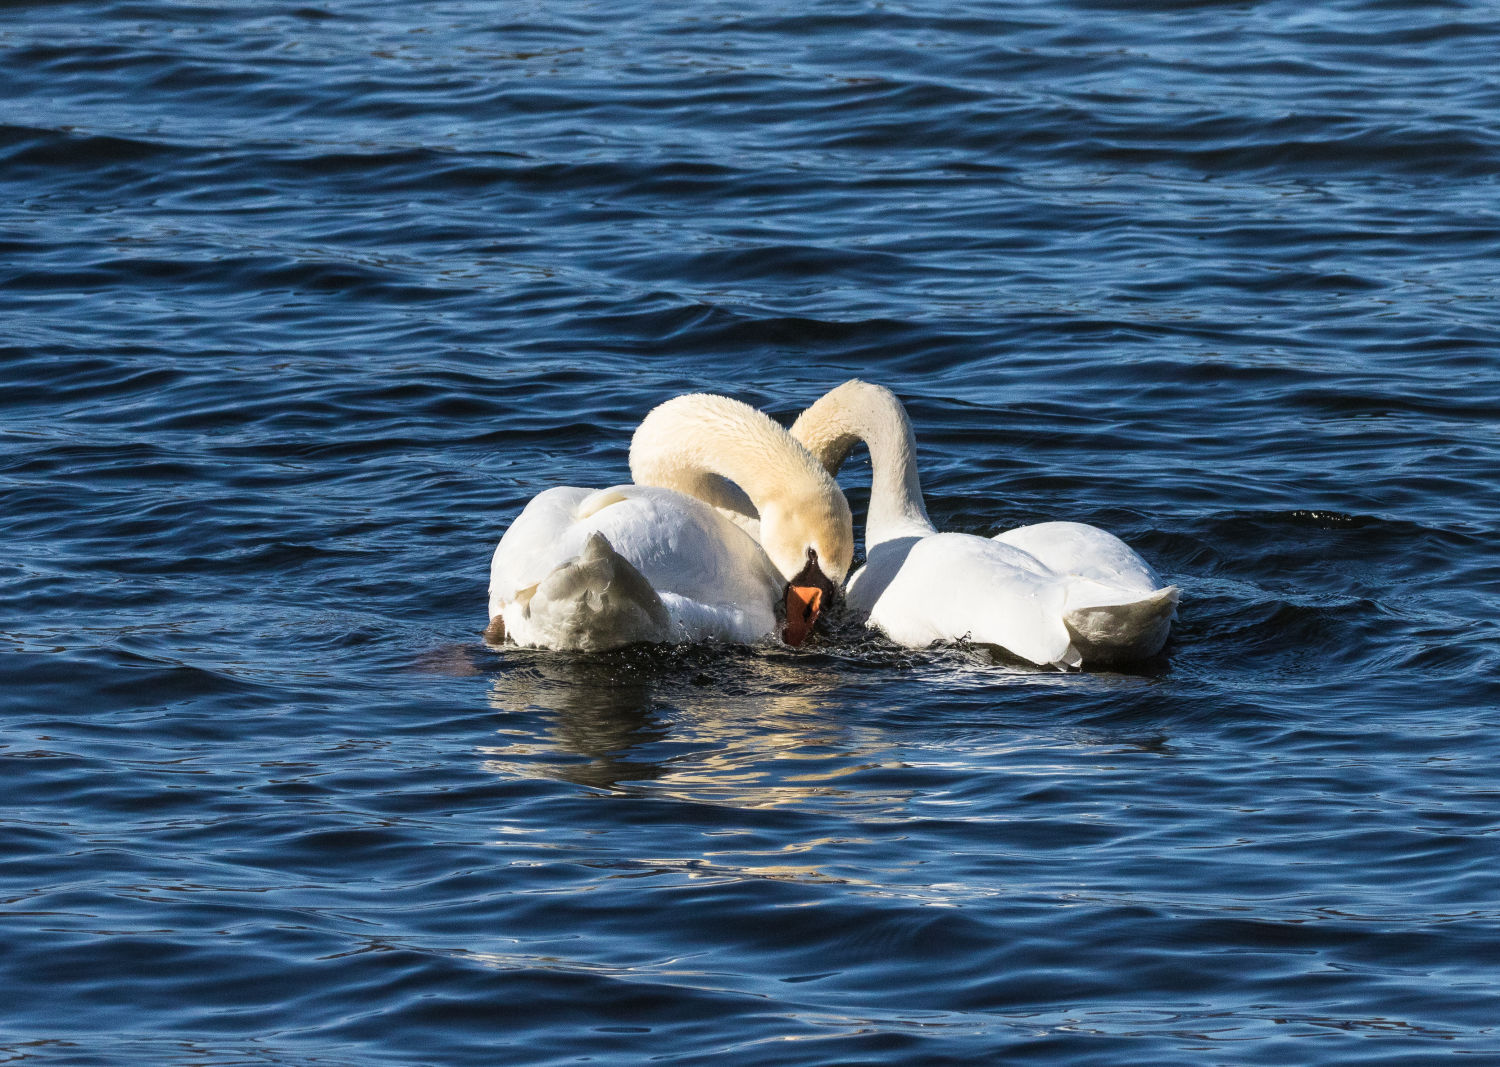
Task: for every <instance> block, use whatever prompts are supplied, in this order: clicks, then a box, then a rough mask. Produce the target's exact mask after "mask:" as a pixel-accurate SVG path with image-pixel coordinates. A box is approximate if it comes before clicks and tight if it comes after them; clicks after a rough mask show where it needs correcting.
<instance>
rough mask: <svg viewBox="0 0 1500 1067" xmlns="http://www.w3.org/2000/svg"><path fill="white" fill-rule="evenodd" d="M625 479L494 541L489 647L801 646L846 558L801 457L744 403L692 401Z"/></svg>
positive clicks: (528, 514)
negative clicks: (628, 481)
mask: <svg viewBox="0 0 1500 1067" xmlns="http://www.w3.org/2000/svg"><path fill="white" fill-rule="evenodd" d="M630 469H631V476H632V477H633V478H634V479H635V482H636V483H637V484H634V485H617V486H613V487H611V488H608V489H600V490H590V489H578V488H573V487H559V488H555V489H549V490H547V491H545V492H543V493H541V494H539V495H538V496H537V497H535V498H534V499H533V500H532V501H531V503H530V504H528V505H527V506H526V508H525V510H523V511H522V512H521V514H520V515H519V516H518V517H517V518H516V520H515V522H513V523H512V524H511V526H510V528H509V529H507V530H506V532H505V536H504V537H502V538H501V539H500V544H499V546H498V547H497V548H496V549H495V555H494V559H493V560H492V562H491V566H490V594H489V612H490V620H491V621H490V629H489V631H487V636H488V637H489V638H490V639H491V640H493V641H496V642H499V641H503V640H506V639H508V640H510V641H511V642H514V643H515V644H519V645H526V646H532V647H540V648H552V649H574V650H580V651H599V650H604V649H611V648H618V647H621V646H623V645H627V644H634V643H638V642H647V643H680V642H690V641H703V640H720V641H734V642H745V643H749V642H755V641H760V640H763V639H766V638H769V637H773V636H775V635H776V634H778V632H779V633H780V635H781V636H782V637H783V638H784V639H785V640H786V641H787V643H789V644H794V645H795V644H800V643H801V642H802V640H803V639H805V638H806V636H807V634H808V632H809V631H810V630H811V629H812V626H813V624H814V623H815V622H816V620H817V616H818V614H819V612H820V611H821V610H822V608H823V606H824V603H825V601H826V600H827V599H828V598H829V597H830V596H831V595H832V593H833V590H834V589H835V588H837V586H838V585H839V584H840V583H841V582H842V581H843V579H844V575H845V574H846V573H847V571H848V569H849V563H850V560H851V559H852V557H853V552H854V534H853V522H852V519H851V518H850V515H849V505H848V503H847V502H846V501H845V500H844V495H843V493H842V492H840V491H839V488H838V485H837V483H836V482H835V481H834V480H833V478H832V476H831V475H829V474H828V472H827V471H825V470H824V469H823V467H822V466H821V465H819V464H818V462H817V461H815V460H814V459H813V457H812V456H810V455H809V454H808V453H807V451H806V449H804V448H803V447H802V446H801V445H799V444H798V443H797V442H796V441H795V440H793V439H792V437H791V436H790V435H789V434H788V433H787V432H786V430H785V429H783V428H782V427H781V426H779V425H777V424H776V422H775V421H773V420H772V419H771V418H770V417H769V416H767V415H765V414H763V413H762V412H759V411H756V410H755V409H754V408H751V407H749V406H748V405H746V404H742V403H740V402H739V401H736V400H731V399H729V398H728V397H722V396H710V395H706V394H693V395H688V396H679V397H676V398H675V399H673V400H669V401H667V402H666V403H664V404H661V405H659V406H658V407H657V408H655V409H654V410H653V411H652V412H651V413H650V414H648V415H647V416H646V418H645V420H644V421H643V422H642V423H641V425H640V426H639V427H638V428H637V429H636V431H635V436H634V438H633V439H632V441H631V446H630ZM757 538H759V541H757ZM778 616H784V618H785V627H784V628H782V627H781V626H780V625H779V623H778Z"/></svg>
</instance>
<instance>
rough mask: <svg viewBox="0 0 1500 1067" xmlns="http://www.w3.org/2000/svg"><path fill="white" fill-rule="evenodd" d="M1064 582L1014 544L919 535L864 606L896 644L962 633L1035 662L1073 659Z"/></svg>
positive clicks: (1071, 661)
mask: <svg viewBox="0 0 1500 1067" xmlns="http://www.w3.org/2000/svg"><path fill="white" fill-rule="evenodd" d="M1064 597H1065V589H1064V586H1063V584H1062V583H1061V582H1059V581H1058V578H1057V576H1056V575H1055V574H1053V573H1052V572H1051V571H1049V570H1048V569H1047V568H1046V567H1044V566H1042V565H1041V564H1039V563H1038V562H1037V561H1036V560H1035V559H1033V558H1032V557H1030V556H1029V555H1027V554H1026V553H1025V552H1022V551H1020V550H1018V549H1016V548H1014V547H1012V546H1009V545H1005V544H1001V543H998V542H995V541H991V540H988V539H986V538H983V537H975V536H973V535H971V534H959V533H942V534H933V535H931V536H930V537H924V538H921V539H920V540H919V541H917V542H916V543H915V544H914V545H912V546H911V548H910V550H909V551H908V552H907V554H906V559H905V562H904V563H903V564H902V565H901V569H900V572H899V573H898V574H897V575H896V576H895V577H894V578H893V579H892V580H891V582H890V583H889V585H888V586H887V587H886V589H885V592H884V593H883V594H882V595H881V597H880V599H879V600H878V601H877V602H876V604H875V606H874V608H873V610H872V611H871V613H870V623H871V624H872V625H874V626H878V627H879V628H880V629H881V630H883V631H884V632H885V633H886V635H887V636H889V637H890V638H891V639H892V640H894V641H897V642H899V643H900V644H904V645H908V646H912V647H921V646H922V645H926V644H930V643H932V642H933V641H953V640H958V639H960V638H968V639H970V640H973V641H977V642H981V643H983V644H990V645H999V646H1000V647H1002V648H1004V649H1006V650H1007V651H1009V652H1011V653H1012V654H1014V655H1017V656H1020V657H1021V658H1023V659H1027V660H1030V661H1031V662H1033V663H1039V664H1065V665H1070V666H1071V665H1076V658H1077V657H1076V656H1072V655H1070V652H1071V638H1070V636H1069V634H1068V631H1067V627H1066V626H1064V625H1063V621H1062V613H1063V600H1064Z"/></svg>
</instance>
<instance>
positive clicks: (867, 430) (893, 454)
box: [792, 379, 936, 552]
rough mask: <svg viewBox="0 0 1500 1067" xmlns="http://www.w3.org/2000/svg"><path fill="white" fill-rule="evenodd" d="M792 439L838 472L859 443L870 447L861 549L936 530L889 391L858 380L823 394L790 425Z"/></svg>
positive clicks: (908, 433) (906, 430) (912, 441)
mask: <svg viewBox="0 0 1500 1067" xmlns="http://www.w3.org/2000/svg"><path fill="white" fill-rule="evenodd" d="M792 436H793V437H795V438H796V439H797V440H798V441H801V442H802V444H803V445H804V446H805V447H806V448H807V450H808V451H809V452H811V453H812V454H813V456H814V457H815V458H816V459H817V460H818V461H819V462H820V463H822V464H823V466H824V467H825V468H826V469H827V470H828V472H829V473H830V474H836V473H838V469H839V467H840V466H842V465H843V462H844V460H846V459H847V458H848V457H849V453H850V451H851V450H853V448H854V446H855V445H857V444H858V443H859V442H860V441H863V442H864V443H865V445H866V446H867V447H868V448H869V449H870V467H871V478H870V509H869V514H868V515H867V516H866V519H865V551H866V552H869V551H870V549H871V548H873V547H874V546H876V545H878V544H880V543H881V542H883V541H889V540H891V539H892V538H896V537H909V536H911V535H913V534H916V535H919V536H920V535H923V534H930V533H933V532H935V530H936V527H934V526H933V525H932V521H931V520H930V519H928V517H927V508H926V506H925V505H924V504H923V503H922V482H921V479H920V478H919V477H918V476H917V443H916V438H915V437H914V436H913V434H912V430H911V422H910V420H908V419H907V417H906V411H905V410H904V409H903V408H902V407H901V401H899V400H897V399H896V395H895V394H894V393H892V392H891V391H890V390H889V389H886V388H884V387H883V386H879V385H871V384H870V383H868V382H862V381H859V380H858V379H855V380H854V381H850V382H845V383H844V384H843V385H841V386H839V387H838V388H837V389H832V390H830V391H829V392H828V393H826V394H824V395H823V397H822V398H820V399H819V400H818V401H817V402H816V403H815V404H813V405H812V407H810V408H808V409H807V410H806V411H804V412H803V413H802V414H801V416H800V417H798V419H797V421H796V422H795V423H794V424H793V425H792Z"/></svg>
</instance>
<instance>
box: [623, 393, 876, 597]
mask: <svg viewBox="0 0 1500 1067" xmlns="http://www.w3.org/2000/svg"><path fill="white" fill-rule="evenodd" d="M630 476H631V478H632V479H633V480H634V481H635V482H636V484H637V485H655V486H660V487H662V488H664V489H675V490H677V491H678V492H680V493H687V494H688V495H689V496H695V497H697V498H698V499H700V500H704V501H706V502H707V503H710V504H713V505H715V506H718V507H723V508H727V509H729V510H740V511H743V510H745V506H746V502H747V500H748V505H749V506H750V507H751V509H752V510H754V511H756V512H759V513H760V515H761V516H762V518H763V519H764V518H765V517H766V515H767V513H768V509H769V510H770V511H773V512H774V513H775V515H776V516H777V517H778V521H779V517H781V516H786V515H793V516H797V517H798V521H799V522H800V523H801V524H802V525H805V527H806V530H807V532H810V533H814V534H816V535H817V540H818V542H819V544H820V546H821V548H822V556H823V566H824V568H825V572H826V573H827V574H829V575H830V576H831V577H832V578H833V579H834V580H835V581H842V579H843V576H844V573H845V571H846V569H847V568H848V565H849V556H850V555H852V553H853V535H852V532H851V526H852V523H851V520H850V517H849V505H848V502H847V501H845V499H844V494H843V492H842V491H841V490H840V489H839V487H838V483H837V482H836V481H834V479H833V476H832V475H831V474H830V473H829V472H828V471H826V470H825V469H824V468H823V467H822V466H820V465H819V464H818V461H817V460H815V459H814V458H813V457H812V456H811V455H809V454H808V451H807V449H805V448H803V447H802V445H800V444H799V443H798V442H797V441H796V440H795V439H794V438H793V437H792V436H791V434H789V433H787V432H786V430H785V429H783V428H782V427H781V426H780V425H778V424H777V423H776V421H775V420H774V419H772V418H771V417H770V416H769V415H766V414H765V413H764V412H760V411H756V410H755V409H754V408H752V407H750V406H749V405H748V404H743V403H741V402H740V401H738V400H732V399H730V398H729V397H726V396H715V395H713V394H708V393H691V394H688V395H686V396H679V397H674V398H673V399H671V400H668V401H667V402H666V403H664V404H660V405H658V406H657V407H656V408H654V409H653V410H652V411H651V413H650V414H648V415H647V416H646V418H645V419H644V420H643V421H642V422H641V424H640V426H638V427H637V428H636V431H635V436H634V437H633V438H632V439H631V442H630ZM731 483H732V484H731ZM741 494H742V495H741ZM799 528H800V527H799ZM762 533H763V534H764V535H765V543H764V547H765V549H766V551H767V553H768V554H770V555H771V558H772V559H773V561H776V562H777V565H778V567H781V568H782V569H783V570H785V571H786V573H787V574H788V575H789V576H790V574H792V573H795V572H796V571H797V570H798V569H799V568H800V567H801V566H802V563H803V562H805V561H804V560H803V559H802V556H803V548H802V547H801V546H800V545H799V546H797V547H796V559H795V560H794V559H793V558H792V557H791V555H790V553H791V550H792V547H793V546H790V545H780V544H779V543H778V544H776V545H773V544H772V543H771V540H772V538H771V531H769V530H767V528H766V526H765V524H764V523H763V524H762ZM778 540H779V539H778ZM783 550H784V551H783ZM778 555H787V557H788V558H786V559H778ZM794 563H795V565H793V564H794ZM788 567H790V568H791V569H790V570H786V568H788Z"/></svg>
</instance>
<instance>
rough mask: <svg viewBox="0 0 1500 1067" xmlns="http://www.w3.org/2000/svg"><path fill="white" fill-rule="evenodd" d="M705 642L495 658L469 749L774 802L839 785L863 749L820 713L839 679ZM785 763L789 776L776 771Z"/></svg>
mask: <svg viewBox="0 0 1500 1067" xmlns="http://www.w3.org/2000/svg"><path fill="white" fill-rule="evenodd" d="M780 658H781V659H782V660H785V661H786V662H778V659H777V658H776V657H768V656H766V655H764V654H759V653H754V652H750V651H748V650H731V649H725V648H723V647H722V646H714V647H712V648H702V649H694V648H677V649H650V648H639V649H629V650H624V651H620V652H612V653H605V654H602V655H587V656H584V655H571V654H563V655H555V654H546V655H544V654H538V653H532V652H527V651H525V650H520V649H509V650H507V651H506V652H505V653H504V657H503V663H502V665H501V669H500V670H499V671H498V672H497V673H496V674H495V675H494V678H493V681H492V683H491V686H490V693H489V704H490V706H491V707H492V708H494V709H495V710H496V711H500V712H504V713H505V715H504V717H503V718H502V720H501V722H500V723H499V726H498V734H497V736H496V737H495V738H494V740H493V742H492V743H491V744H488V745H485V746H483V747H482V748H481V749H480V751H481V753H482V754H483V756H484V757H485V766H486V767H487V768H488V769H489V770H490V771H492V772H494V773H496V774H501V775H504V776H507V777H518V778H536V777H550V778H559V779H562V780H564V781H571V782H576V783H578V784H581V785H587V786H592V787H595V788H601V789H609V790H624V791H627V792H633V791H635V790H636V789H637V788H638V786H634V785H632V784H631V783H639V784H640V787H644V786H645V784H646V783H651V784H650V785H649V788H650V790H651V792H652V793H653V794H663V795H670V796H681V797H684V798H691V799H693V800H696V801H701V802H709V803H727V804H730V805H732V806H735V807H774V806H778V805H781V804H786V803H792V802H795V801H797V800H799V799H804V800H805V799H807V798H811V797H819V796H825V795H829V794H834V793H838V792H839V791H840V789H839V786H838V780H839V779H840V778H842V777H844V776H845V775H847V774H849V773H852V771H853V769H854V768H856V767H858V766H863V762H862V761H863V760H865V759H867V758H868V753H867V750H868V745H869V742H868V741H865V742H861V740H860V738H859V733H860V731H859V730H858V728H857V727H855V726H851V725H850V724H849V723H847V722H846V721H844V719H842V718H841V717H840V716H838V715H834V714H830V713H829V711H828V710H827V709H830V708H837V707H839V706H840V705H839V699H840V698H839V696H838V695H837V692H836V691H837V689H838V688H839V686H840V684H841V683H842V681H843V680H844V679H843V676H842V675H841V674H840V673H838V672H837V671H836V670H832V669H827V668H819V667H816V666H811V665H809V664H808V663H807V662H806V659H805V658H802V657H799V658H797V659H796V660H795V661H793V660H792V657H790V656H783V657H780ZM789 768H795V770H794V771H792V772H791V773H789Z"/></svg>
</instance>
